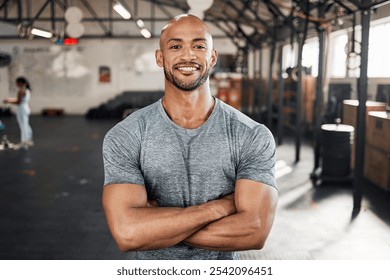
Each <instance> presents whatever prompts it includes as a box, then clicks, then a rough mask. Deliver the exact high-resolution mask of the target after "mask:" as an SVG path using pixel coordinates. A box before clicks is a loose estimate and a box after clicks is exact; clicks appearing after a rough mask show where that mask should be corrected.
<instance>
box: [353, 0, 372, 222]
mask: <svg viewBox="0 0 390 280" xmlns="http://www.w3.org/2000/svg"><path fill="white" fill-rule="evenodd" d="M362 2H363V4H365V7H368V4H369V3H370V1H368V0H363V1H362ZM361 17H362V19H361V24H362V42H361V54H360V58H361V64H360V78H359V79H358V99H359V106H358V112H357V123H356V134H355V135H356V149H355V152H356V158H355V173H354V180H353V214H354V215H357V214H358V213H359V212H360V207H361V201H362V189H361V186H362V183H363V180H364V179H363V173H364V150H365V149H364V143H365V130H366V101H367V82H368V79H367V66H368V42H369V32H370V8H364V9H363V10H362V11H361Z"/></svg>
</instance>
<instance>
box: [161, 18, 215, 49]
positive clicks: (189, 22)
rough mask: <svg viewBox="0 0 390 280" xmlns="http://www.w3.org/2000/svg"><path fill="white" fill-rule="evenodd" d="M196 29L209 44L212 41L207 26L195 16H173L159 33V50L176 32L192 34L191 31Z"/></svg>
mask: <svg viewBox="0 0 390 280" xmlns="http://www.w3.org/2000/svg"><path fill="white" fill-rule="evenodd" d="M194 28H195V29H196V30H197V31H199V32H203V33H204V35H205V39H206V40H207V41H208V42H209V43H210V44H211V47H212V42H213V39H212V37H211V33H210V30H209V28H208V27H207V25H206V24H205V23H204V22H203V20H201V19H200V18H198V17H197V16H194V15H190V14H182V15H178V16H175V17H174V18H173V19H171V20H170V21H169V22H168V23H167V24H166V25H165V26H164V27H163V28H162V29H161V33H160V49H163V46H164V42H166V41H167V40H169V38H172V37H174V36H175V34H177V30H180V31H184V32H186V31H188V32H192V30H193V29H194Z"/></svg>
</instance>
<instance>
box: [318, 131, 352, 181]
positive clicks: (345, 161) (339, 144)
mask: <svg viewBox="0 0 390 280" xmlns="http://www.w3.org/2000/svg"><path fill="white" fill-rule="evenodd" d="M321 134H322V175H323V176H330V177H333V176H335V177H340V176H349V175H350V173H351V147H352V143H353V137H354V128H353V126H350V125H345V124H324V125H322V126H321Z"/></svg>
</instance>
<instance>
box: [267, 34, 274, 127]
mask: <svg viewBox="0 0 390 280" xmlns="http://www.w3.org/2000/svg"><path fill="white" fill-rule="evenodd" d="M275 45H276V42H275V40H272V45H271V55H270V64H269V74H268V75H269V76H268V85H267V126H268V129H269V130H272V94H273V80H272V74H273V65H274V57H275Z"/></svg>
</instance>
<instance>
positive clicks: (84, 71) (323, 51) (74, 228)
mask: <svg viewBox="0 0 390 280" xmlns="http://www.w3.org/2000/svg"><path fill="white" fill-rule="evenodd" d="M118 7H119V8H118ZM126 12H127V13H126ZM183 13H190V14H194V15H197V16H198V17H200V18H203V19H204V21H205V22H206V23H207V24H208V26H209V27H210V30H211V33H212V35H213V39H214V47H215V49H216V50H217V51H218V62H217V65H216V66H215V67H214V69H213V72H212V73H211V75H210V86H211V91H212V94H213V95H214V96H215V97H216V98H219V99H221V100H222V101H224V102H225V103H227V104H229V105H231V106H233V107H234V108H236V109H238V110H240V111H241V112H243V113H244V114H246V115H248V116H249V117H251V118H252V119H254V120H256V121H257V122H260V123H263V124H265V125H266V126H267V127H268V128H269V129H270V130H271V132H272V133H273V135H274V138H275V142H276V144H277V148H276V159H277V161H276V165H275V174H276V178H277V184H278V191H279V202H278V206H277V212H276V217H275V221H274V225H273V228H272V231H271V234H270V236H269V238H268V240H267V242H266V245H265V247H264V248H263V249H262V250H251V251H243V252H241V258H242V259H245V260H254V259H255V260H256V259H263V260H367V259H370V260H372V259H373V260H389V259H390V234H389V233H390V67H389V65H390V55H389V50H390V1H383V0H382V1H380V0H376V1H367V0H345V1H339V0H310V1H309V0H304V1H296V0H269V1H260V0H257V1H238V0H227V1H222V0H214V1H212V0H207V1H206V0H202V1H189V0H175V1H165V0H153V1H152V0H150V1H149V0H118V1H113V0H96V1H90V0H36V1H35V0H34V1H31V0H2V1H0V100H1V101H3V100H4V99H7V98H13V97H16V94H17V91H18V90H17V87H16V84H15V80H16V78H17V77H20V76H24V77H26V78H27V79H28V81H29V82H30V84H31V88H32V89H31V100H30V103H29V106H30V108H31V115H30V125H31V127H32V130H33V140H34V143H33V145H30V146H23V145H20V141H21V140H20V129H19V126H18V122H17V119H16V106H13V105H10V104H4V103H3V102H2V103H1V104H0V141H1V144H0V237H1V238H0V259H3V260H67V259H70V260H88V259H89V260H127V259H133V258H134V253H132V252H128V253H123V252H120V251H119V250H118V248H117V246H116V244H115V242H114V240H113V238H112V237H111V235H110V232H109V230H108V227H107V223H106V220H105V217H104V212H103V208H102V202H101V197H102V189H103V180H104V171H103V160H102V142H103V138H104V136H105V134H106V133H107V132H108V130H109V129H110V128H112V127H113V126H114V125H115V124H117V123H118V122H120V121H121V120H122V119H124V118H126V117H127V116H128V115H130V114H132V113H133V112H135V111H136V110H138V109H140V108H143V107H145V106H147V105H149V104H152V103H153V102H155V101H157V100H159V99H160V98H161V97H162V96H163V94H164V74H163V71H162V70H161V69H160V68H159V67H158V66H157V65H156V63H155V50H156V49H158V42H159V35H160V30H161V28H162V27H163V26H164V25H165V24H166V22H168V21H169V20H170V19H171V18H173V17H174V16H176V15H179V14H183ZM364 104H365V105H364Z"/></svg>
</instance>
